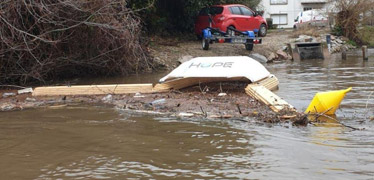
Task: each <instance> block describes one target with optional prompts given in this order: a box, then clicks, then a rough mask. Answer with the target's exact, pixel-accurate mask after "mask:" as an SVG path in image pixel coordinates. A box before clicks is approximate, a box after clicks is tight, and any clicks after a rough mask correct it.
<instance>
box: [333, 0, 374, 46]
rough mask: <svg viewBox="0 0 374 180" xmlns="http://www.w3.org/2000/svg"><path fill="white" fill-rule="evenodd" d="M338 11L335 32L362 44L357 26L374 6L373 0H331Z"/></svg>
mask: <svg viewBox="0 0 374 180" xmlns="http://www.w3.org/2000/svg"><path fill="white" fill-rule="evenodd" d="M331 2H332V3H333V4H334V5H335V8H336V11H337V12H338V13H337V15H336V26H335V32H337V34H338V35H344V36H346V37H348V38H349V39H350V40H353V41H355V42H356V43H358V44H362V39H361V38H360V36H359V32H358V27H359V25H360V24H362V23H363V22H364V21H365V16H366V13H368V12H370V10H372V9H373V7H374V1H373V0H355V1H352V0H332V1H331Z"/></svg>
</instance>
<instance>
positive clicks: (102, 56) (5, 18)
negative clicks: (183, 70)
mask: <svg viewBox="0 0 374 180" xmlns="http://www.w3.org/2000/svg"><path fill="white" fill-rule="evenodd" d="M127 5H128V4H127V0H89V1H86V0H33V1H29V0H3V1H2V2H0V84H5V83H12V84H26V83H30V82H35V81H37V82H46V81H48V80H56V79H59V78H66V77H74V76H84V75H89V76H93V75H94V76H97V75H126V74H129V73H134V72H138V71H146V70H150V69H152V60H151V58H150V57H149V55H148V52H147V49H146V47H145V46H144V43H142V42H143V41H142V39H141V20H140V18H138V17H137V16H136V15H135V14H134V12H133V11H132V10H131V9H130V8H128V6H127Z"/></svg>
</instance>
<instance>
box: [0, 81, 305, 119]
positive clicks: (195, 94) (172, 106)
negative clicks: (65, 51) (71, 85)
mask: <svg viewBox="0 0 374 180" xmlns="http://www.w3.org/2000/svg"><path fill="white" fill-rule="evenodd" d="M247 85H248V84H247V83H244V82H221V83H217V82H215V83H205V84H199V85H197V86H193V87H189V88H185V89H181V90H171V91H170V92H167V93H153V94H140V93H136V94H126V95H112V94H109V95H100V96H68V97H66V96H56V97H31V95H27V94H22V95H18V96H12V97H7V98H2V99H1V100H0V102H1V106H0V111H11V110H21V109H25V108H33V107H39V106H56V105H57V106H59V105H73V104H77V103H90V104H92V103H94V104H103V105H110V106H115V107H116V108H118V109H120V110H125V111H131V112H138V113H150V114H160V115H165V116H174V117H182V118H204V119H205V118H206V119H217V118H218V119H240V120H248V119H256V120H258V121H263V122H268V123H280V122H293V123H294V124H303V125H306V124H307V123H308V122H307V121H305V119H304V115H303V114H301V113H298V112H295V111H294V110H293V109H287V108H286V109H284V110H282V111H281V112H280V113H275V112H273V111H272V110H271V109H270V108H269V107H267V106H266V105H264V104H262V103H261V102H259V101H257V100H255V99H253V98H252V97H250V96H248V95H246V94H245V91H244V88H245V87H246V86H247Z"/></svg>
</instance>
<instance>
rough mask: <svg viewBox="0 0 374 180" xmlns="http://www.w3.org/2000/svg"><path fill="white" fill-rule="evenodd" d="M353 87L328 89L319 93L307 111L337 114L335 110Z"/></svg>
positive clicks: (310, 112)
mask: <svg viewBox="0 0 374 180" xmlns="http://www.w3.org/2000/svg"><path fill="white" fill-rule="evenodd" d="M351 89H352V88H351V87H350V88H348V89H345V90H340V91H328V92H319V93H317V94H316V95H315V96H314V98H313V100H312V102H311V103H310V104H309V106H308V108H307V109H306V111H305V113H309V114H314V113H325V114H327V115H332V114H335V111H336V110H337V109H338V108H339V106H340V103H341V102H342V100H343V99H344V96H345V94H346V93H347V92H349V91H350V90H351Z"/></svg>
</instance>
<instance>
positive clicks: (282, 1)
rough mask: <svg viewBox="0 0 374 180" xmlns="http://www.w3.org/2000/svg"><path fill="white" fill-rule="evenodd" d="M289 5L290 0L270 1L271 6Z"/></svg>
mask: <svg viewBox="0 0 374 180" xmlns="http://www.w3.org/2000/svg"><path fill="white" fill-rule="evenodd" d="M285 4H288V0H270V5H285Z"/></svg>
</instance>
